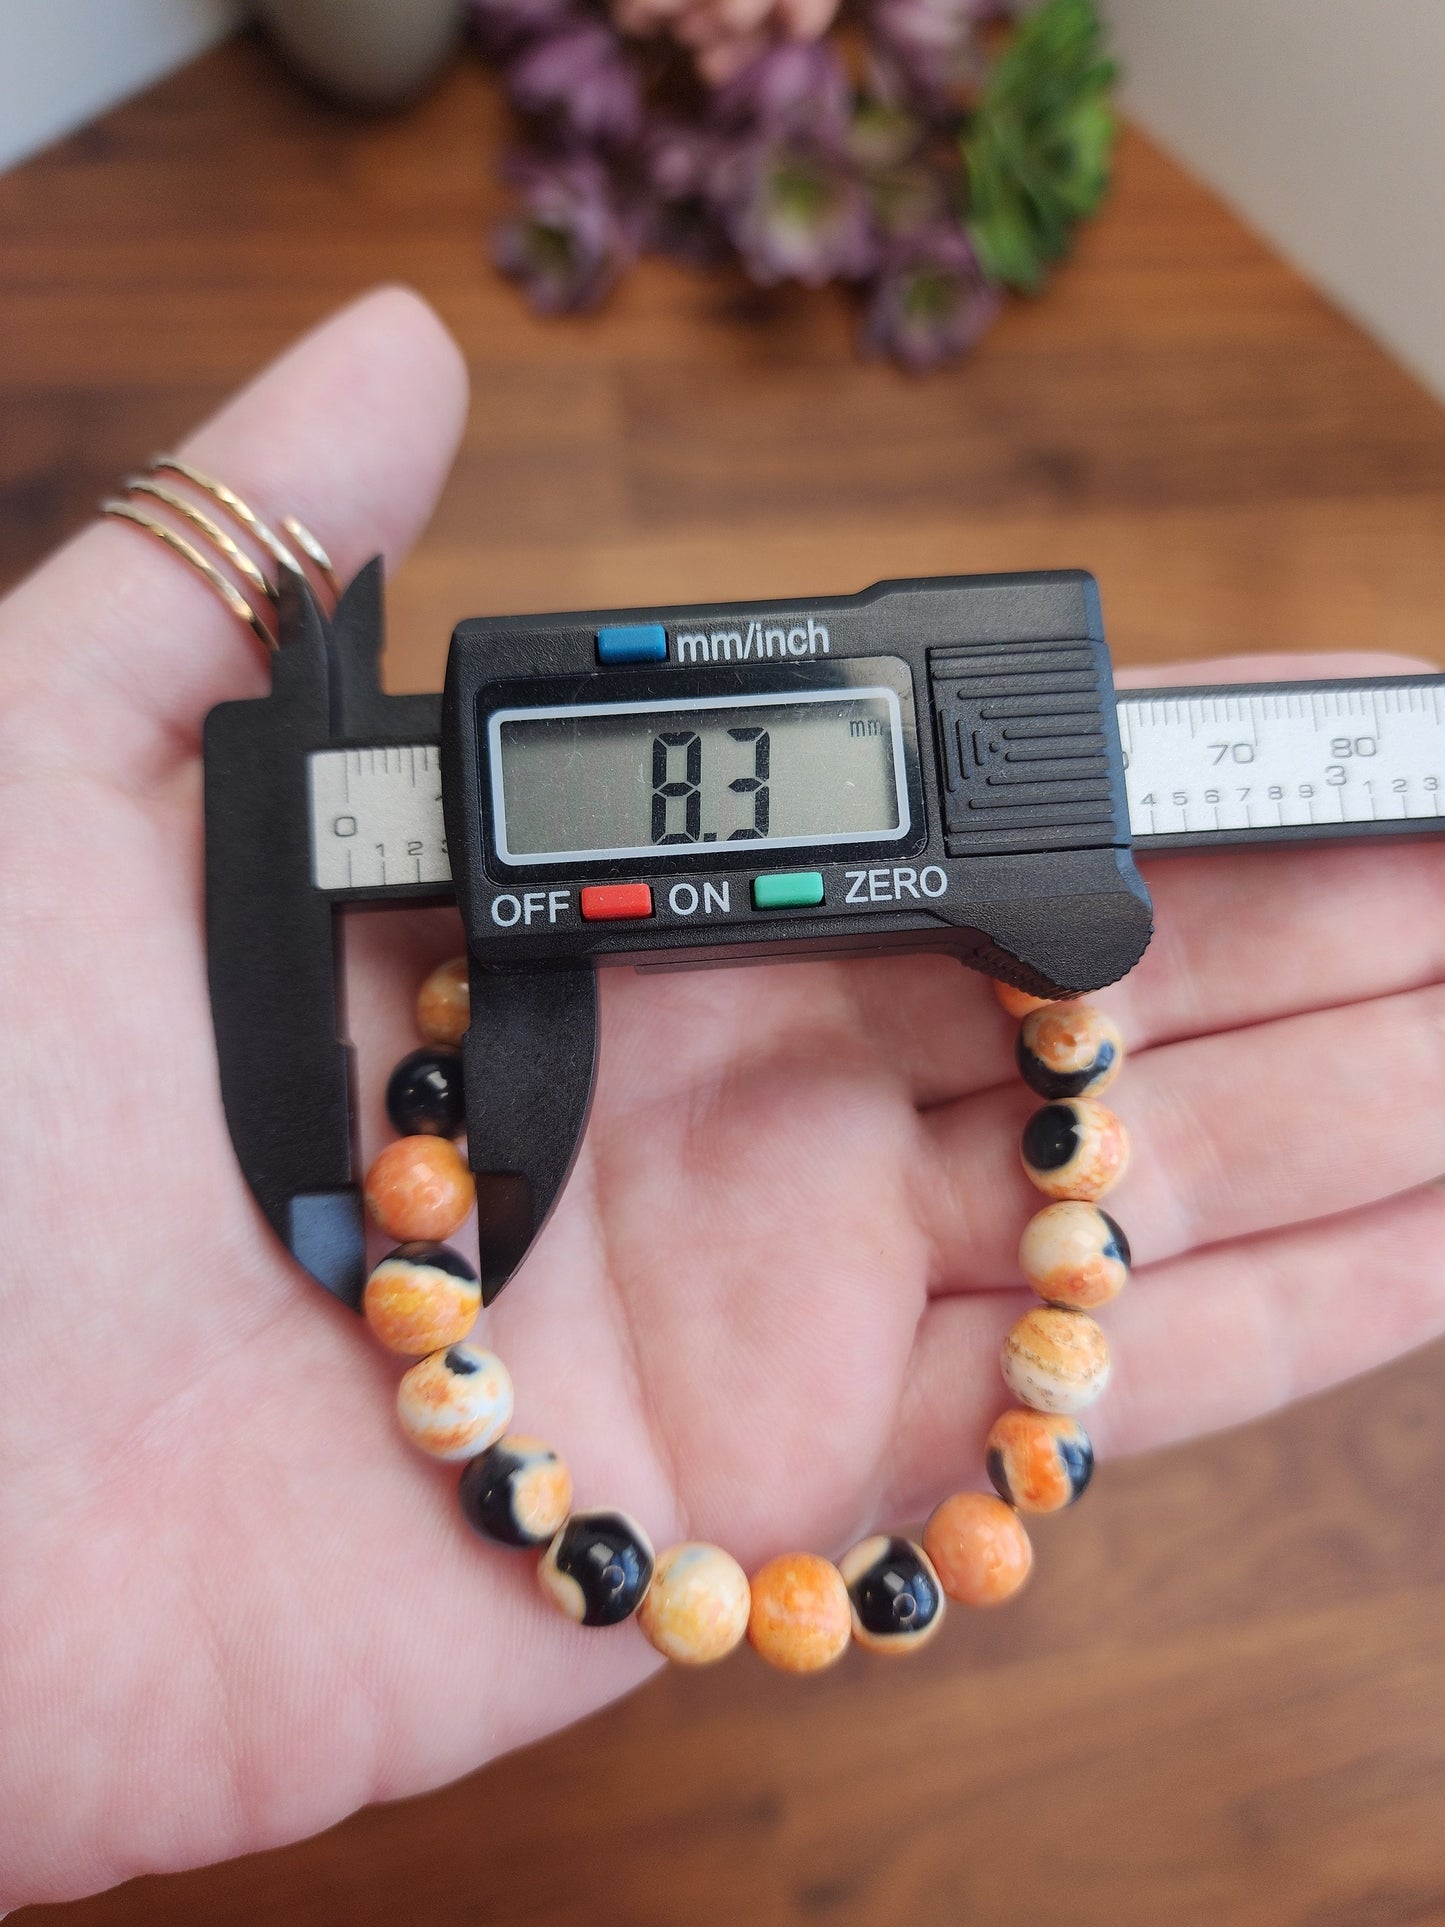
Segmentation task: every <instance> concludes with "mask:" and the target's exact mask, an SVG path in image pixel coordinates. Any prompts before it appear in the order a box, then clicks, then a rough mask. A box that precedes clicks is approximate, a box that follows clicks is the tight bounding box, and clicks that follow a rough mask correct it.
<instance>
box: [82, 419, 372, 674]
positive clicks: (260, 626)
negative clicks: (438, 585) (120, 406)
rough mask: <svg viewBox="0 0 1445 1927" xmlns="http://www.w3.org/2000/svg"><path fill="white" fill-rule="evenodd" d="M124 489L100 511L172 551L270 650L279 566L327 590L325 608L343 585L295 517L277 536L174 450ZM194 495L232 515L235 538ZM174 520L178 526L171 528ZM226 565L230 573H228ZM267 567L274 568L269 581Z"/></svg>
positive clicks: (243, 503)
mask: <svg viewBox="0 0 1445 1927" xmlns="http://www.w3.org/2000/svg"><path fill="white" fill-rule="evenodd" d="M171 476H174V477H175V478H176V480H177V481H179V482H181V483H184V484H185V485H186V486H185V488H178V487H176V486H175V484H174V483H173V482H172V481H170V480H168V479H163V478H168V477H171ZM122 487H123V489H124V491H125V492H124V494H123V495H113V496H109V497H107V499H106V500H105V501H103V502H102V503H101V505H100V512H101V514H102V515H113V516H115V517H117V518H118V519H119V520H120V521H123V522H130V523H133V524H134V526H135V527H136V528H139V529H144V530H145V532H146V533H147V535H153V536H155V538H156V539H157V541H160V542H164V543H165V545H166V547H167V548H168V549H169V550H170V551H171V553H172V554H173V555H178V556H180V558H181V560H182V561H183V562H186V563H188V564H189V565H190V567H191V568H192V569H194V570H195V572H196V574H197V575H199V576H200V577H201V579H202V580H203V581H204V582H205V583H207V584H208V585H209V587H210V588H211V589H212V590H214V592H215V593H216V595H218V596H219V597H220V599H221V601H222V602H223V603H224V604H225V605H226V607H227V608H228V609H229V610H230V612H231V614H232V615H233V616H236V617H237V618H238V619H239V620H240V621H242V622H244V623H245V624H246V626H247V628H248V629H250V630H251V632H252V633H253V634H254V635H255V636H256V637H257V638H258V640H259V641H261V642H262V643H264V645H265V646H266V648H267V649H274V648H275V647H276V629H275V612H276V607H277V598H278V596H279V594H280V571H281V570H282V569H294V570H295V571H296V573H297V574H298V575H300V576H302V577H303V578H305V579H306V580H307V581H309V582H310V583H311V585H312V586H313V588H315V587H317V586H318V585H319V587H320V588H321V590H323V591H324V595H325V602H324V606H326V607H327V608H328V609H329V608H334V607H335V604H336V602H337V600H338V598H339V597H340V594H341V584H340V583H339V581H338V580H337V576H336V571H335V569H334V568H333V567H332V565H331V558H330V556H329V555H327V553H326V551H325V549H324V548H323V547H322V546H321V544H320V543H319V542H318V541H317V539H316V537H315V536H314V535H313V534H312V533H311V531H310V530H309V529H308V528H307V527H306V526H305V524H304V523H302V522H299V521H298V520H297V519H296V517H295V516H294V515H287V516H285V517H283V518H282V522H281V527H282V529H283V530H284V532H285V535H286V536H287V537H289V538H290V540H289V541H287V540H283V538H282V536H280V535H278V534H277V533H276V531H275V530H274V529H273V528H272V527H271V525H270V523H269V522H267V521H266V520H265V519H264V518H263V517H262V516H260V515H258V514H257V513H256V511H255V509H253V508H252V507H251V505H250V504H249V503H248V502H247V501H245V500H244V499H243V498H242V497H241V496H239V495H238V494H237V493H236V491H235V490H234V489H233V488H230V487H229V486H228V485H227V484H226V483H225V482H221V481H217V479H216V477H215V476H214V475H207V474H206V473H205V472H204V471H203V470H201V469H199V468H195V467H193V466H192V464H191V463H189V462H183V461H182V460H181V459H180V457H179V456H176V455H156V456H154V457H153V458H152V460H151V464H150V467H149V468H148V469H147V470H146V472H145V473H144V474H143V475H128V476H127V477H126V478H125V481H124V483H123V484H122ZM187 490H189V491H191V492H190V493H188V492H187ZM197 495H199V496H201V497H203V498H205V499H206V500H207V501H209V502H211V503H214V504H215V506H216V507H217V508H218V509H220V510H221V512H222V513H223V514H224V515H226V516H228V517H229V518H230V520H231V522H232V524H233V525H234V526H235V528H236V530H237V531H238V533H239V535H240V537H241V540H237V537H236V535H233V534H232V533H231V532H230V531H229V530H228V529H227V528H226V527H225V526H224V525H223V524H222V523H221V522H220V521H218V520H217V519H216V517H215V515H213V514H212V513H210V511H209V509H208V508H206V507H203V506H202V504H201V502H199V501H197V500H196V499H195V498H196V496H197ZM138 498H139V499H138ZM150 502H158V503H160V505H161V506H162V508H164V509H167V510H169V511H170V514H171V515H172V516H174V517H175V518H176V519H175V521H170V520H168V519H167V518H166V517H165V516H164V515H158V514H157V513H156V512H155V510H154V509H152V508H151V507H149V506H148V504H149V503H150ZM177 522H179V523H180V524H181V525H182V526H181V527H177V526H176V523H177ZM186 530H195V531H196V533H197V535H198V536H199V537H200V538H201V539H202V540H203V541H204V542H205V543H207V544H208V545H209V547H210V549H211V551H212V553H211V554H209V555H208V554H207V553H206V552H205V550H204V549H202V548H201V547H199V546H198V545H197V543H196V542H195V541H194V540H192V538H191V536H190V535H189V534H187V533H185V531H186ZM247 543H249V544H251V547H250V548H248V547H247V546H245V545H246V544H247ZM253 551H259V552H260V556H261V558H262V559H260V560H258V559H257V554H256V553H255V552H253ZM215 558H219V560H217V559H215ZM228 570H229V571H231V573H229V574H228V573H227V571H228ZM268 570H274V571H275V579H274V580H273V579H272V575H271V574H270V573H268ZM238 577H239V582H238V581H237V579H236V578H238Z"/></svg>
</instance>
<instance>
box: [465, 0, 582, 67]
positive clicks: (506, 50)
mask: <svg viewBox="0 0 1445 1927" xmlns="http://www.w3.org/2000/svg"><path fill="white" fill-rule="evenodd" d="M571 11H572V0H472V7H471V12H472V27H473V30H474V31H475V33H476V36H477V39H478V41H479V42H480V44H481V48H482V51H483V53H485V54H487V55H488V56H489V57H490V58H491V59H493V60H505V59H508V58H510V56H511V55H513V54H515V53H517V52H518V51H519V50H520V49H521V48H522V47H524V46H526V45H527V43H528V42H529V41H532V40H536V39H537V38H538V37H539V36H540V35H542V34H544V33H553V32H555V30H556V29H557V28H558V27H560V26H561V25H562V23H563V22H564V21H565V20H566V19H567V18H568V17H569V15H570V14H571Z"/></svg>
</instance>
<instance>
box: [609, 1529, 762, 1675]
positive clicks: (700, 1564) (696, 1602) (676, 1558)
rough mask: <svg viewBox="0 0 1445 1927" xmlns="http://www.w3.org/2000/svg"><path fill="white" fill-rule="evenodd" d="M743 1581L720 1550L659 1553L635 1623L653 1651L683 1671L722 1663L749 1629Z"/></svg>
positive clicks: (730, 1558) (739, 1570)
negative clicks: (682, 1668)
mask: <svg viewBox="0 0 1445 1927" xmlns="http://www.w3.org/2000/svg"><path fill="white" fill-rule="evenodd" d="M751 1604H752V1594H751V1590H750V1588H749V1586H748V1576H747V1574H746V1573H745V1572H744V1571H743V1569H742V1567H741V1566H740V1565H739V1564H738V1562H737V1560H736V1559H734V1558H733V1556H732V1554H731V1553H730V1552H724V1551H723V1549H722V1547H721V1546H706V1545H697V1544H687V1545H681V1546H671V1547H669V1549H668V1550H667V1551H666V1552H664V1553H663V1554H661V1556H660V1557H659V1559H658V1561H657V1569H656V1571H655V1572H654V1573H653V1575H652V1585H651V1587H650V1588H649V1589H648V1594H647V1597H646V1599H644V1600H643V1602H642V1607H641V1610H640V1612H639V1613H638V1616H637V1623H638V1624H639V1625H640V1626H641V1628H642V1630H643V1632H644V1633H646V1635H647V1637H648V1638H649V1639H650V1640H651V1641H652V1643H653V1645H654V1646H655V1647H656V1648H657V1650H658V1652H660V1653H662V1654H663V1655H664V1656H665V1657H666V1658H667V1659H672V1660H676V1661H677V1662H678V1663H679V1664H680V1665H683V1666H711V1665H712V1663H713V1661H714V1660H718V1659H725V1658H726V1657H727V1655H728V1654H729V1653H730V1652H731V1651H732V1650H733V1648H734V1646H736V1645H737V1643H738V1641H739V1640H740V1639H741V1638H742V1636H743V1634H744V1633H745V1632H746V1631H747V1629H748V1612H749V1609H750V1607H751Z"/></svg>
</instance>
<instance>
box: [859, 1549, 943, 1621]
mask: <svg viewBox="0 0 1445 1927" xmlns="http://www.w3.org/2000/svg"><path fill="white" fill-rule="evenodd" d="M844 1567H845V1572H844V1577H845V1578H846V1580H847V1584H848V1597H849V1598H850V1599H851V1600H852V1602H853V1611H854V1613H855V1614H856V1615H857V1620H858V1630H859V1631H860V1632H861V1633H863V1634H865V1635H870V1636H871V1637H872V1639H874V1640H888V1639H917V1638H918V1637H919V1636H920V1634H922V1633H924V1632H926V1631H927V1630H928V1628H929V1627H930V1626H931V1625H932V1624H933V1622H934V1620H935V1619H937V1617H938V1615H939V1613H940V1611H941V1610H942V1607H943V1595H942V1593H941V1592H940V1590H939V1587H938V1582H937V1580H936V1579H935V1578H934V1576H933V1572H932V1570H931V1569H930V1567H929V1565H928V1563H927V1561H926V1559H925V1558H924V1556H923V1555H922V1554H921V1553H920V1552H919V1550H918V1548H917V1546H915V1545H914V1544H913V1543H912V1542H911V1541H910V1540H908V1539H895V1538H890V1539H887V1540H886V1541H885V1542H884V1544H883V1546H882V1547H881V1548H880V1550H879V1552H878V1555H877V1557H876V1558H874V1559H872V1560H871V1561H870V1562H869V1564H868V1565H867V1566H866V1567H865V1568H864V1569H863V1570H862V1571H859V1572H850V1571H849V1570H848V1561H846V1560H845V1561H844Z"/></svg>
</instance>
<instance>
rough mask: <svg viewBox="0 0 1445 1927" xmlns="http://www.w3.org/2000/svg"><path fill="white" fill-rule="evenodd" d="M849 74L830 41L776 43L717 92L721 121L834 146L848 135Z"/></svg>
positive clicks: (775, 137) (715, 108) (715, 111)
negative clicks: (776, 44)
mask: <svg viewBox="0 0 1445 1927" xmlns="http://www.w3.org/2000/svg"><path fill="white" fill-rule="evenodd" d="M850 110H851V101H850V90H849V86H848V76H847V74H846V73H845V71H844V69H843V64H842V62H841V61H840V60H839V58H838V56H837V54H836V52H835V51H834V49H833V48H832V46H831V45H829V44H828V43H827V42H826V41H809V42H805V43H802V42H793V43H789V44H787V45H784V46H779V47H771V48H769V50H768V51H767V52H766V53H764V54H760V55H759V56H758V58H757V59H756V60H753V61H750V62H749V63H748V65H747V66H746V67H744V68H743V70H742V72H741V73H739V74H736V75H735V76H734V77H733V79H731V80H729V81H727V82H726V83H725V84H724V85H723V86H721V87H719V88H718V89H717V91H716V93H715V94H714V95H713V114H714V117H715V118H716V120H717V122H718V125H719V126H721V127H725V128H729V129H739V130H746V131H747V132H749V133H755V134H760V135H762V136H763V137H764V138H766V139H768V140H774V141H781V140H795V141H806V142H808V143H809V144H810V145H812V146H815V147H820V148H827V149H828V150H829V151H830V152H831V151H839V150H841V149H842V147H843V146H844V144H845V143H846V141H847V138H848V123H849V116H850Z"/></svg>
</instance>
